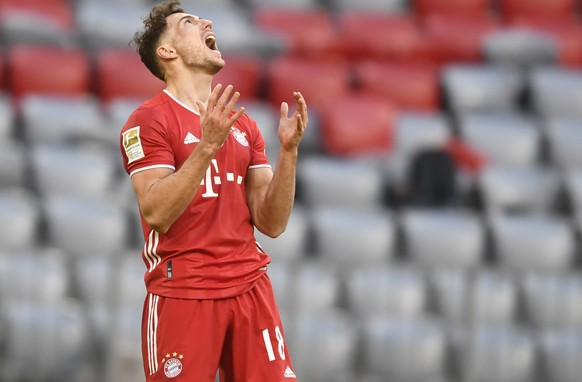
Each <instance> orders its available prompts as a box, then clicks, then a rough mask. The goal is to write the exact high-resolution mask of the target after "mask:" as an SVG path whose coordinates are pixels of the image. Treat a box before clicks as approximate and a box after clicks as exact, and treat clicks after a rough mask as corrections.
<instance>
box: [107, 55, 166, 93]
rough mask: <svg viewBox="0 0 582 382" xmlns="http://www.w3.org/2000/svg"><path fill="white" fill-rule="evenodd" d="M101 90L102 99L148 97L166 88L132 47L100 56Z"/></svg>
mask: <svg viewBox="0 0 582 382" xmlns="http://www.w3.org/2000/svg"><path fill="white" fill-rule="evenodd" d="M96 75H97V78H98V85H97V87H98V90H97V93H98V95H99V97H100V98H101V100H102V101H105V102H107V101H111V100H113V99H116V98H130V99H138V100H142V101H143V100H145V99H148V98H151V97H153V96H154V95H156V93H157V92H159V91H161V90H162V89H163V88H165V84H164V83H163V82H162V81H160V80H159V79H157V78H156V77H155V76H154V75H153V74H151V73H150V72H149V70H148V69H147V68H146V67H145V66H144V64H143V63H142V62H141V61H140V58H139V55H138V54H137V53H136V52H135V51H133V50H131V49H108V50H102V51H100V52H99V53H98V54H97V58H96Z"/></svg>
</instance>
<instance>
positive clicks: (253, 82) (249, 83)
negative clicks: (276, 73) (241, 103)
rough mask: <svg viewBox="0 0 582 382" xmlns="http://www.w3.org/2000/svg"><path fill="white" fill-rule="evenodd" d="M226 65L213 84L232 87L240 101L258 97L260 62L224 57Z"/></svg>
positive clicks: (252, 59) (248, 58)
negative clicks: (238, 95)
mask: <svg viewBox="0 0 582 382" xmlns="http://www.w3.org/2000/svg"><path fill="white" fill-rule="evenodd" d="M225 61H226V65H225V66H224V68H222V70H221V71H220V72H218V74H216V76H214V84H218V83H221V84H222V85H224V86H226V85H229V84H230V85H233V86H234V89H235V90H236V91H238V92H239V93H240V99H241V100H252V99H255V98H258V97H259V91H260V88H261V80H262V78H261V69H262V68H261V65H262V63H261V61H260V60H259V59H257V58H252V57H234V56H231V57H225Z"/></svg>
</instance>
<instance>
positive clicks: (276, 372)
mask: <svg viewBox="0 0 582 382" xmlns="http://www.w3.org/2000/svg"><path fill="white" fill-rule="evenodd" d="M233 309H234V311H235V314H234V320H235V322H234V324H233V330H232V331H231V332H230V333H229V336H228V337H227V341H226V344H225V352H224V356H223V359H222V364H221V365H222V368H223V370H221V377H223V379H222V381H223V382H242V381H245V382H264V381H269V382H277V381H281V382H289V381H294V380H295V374H294V369H293V365H292V363H291V357H290V355H289V350H288V348H287V343H286V341H285V332H284V329H283V324H282V322H281V317H280V315H279V311H278V308H277V304H276V302H275V298H274V296H273V290H272V286H271V282H270V280H269V278H268V277H267V276H265V277H262V278H261V279H260V280H259V281H258V283H257V285H256V286H255V287H254V288H253V289H252V290H250V291H249V292H247V293H245V294H243V295H241V296H238V297H237V298H236V303H235V307H234V308H233Z"/></svg>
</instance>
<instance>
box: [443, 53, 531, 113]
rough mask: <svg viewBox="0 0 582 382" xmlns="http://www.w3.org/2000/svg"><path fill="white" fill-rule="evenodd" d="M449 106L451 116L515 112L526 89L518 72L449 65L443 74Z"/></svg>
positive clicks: (485, 66) (486, 66)
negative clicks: (477, 112)
mask: <svg viewBox="0 0 582 382" xmlns="http://www.w3.org/2000/svg"><path fill="white" fill-rule="evenodd" d="M441 78H442V83H443V90H444V93H445V97H446V100H447V104H448V106H449V107H450V108H451V110H452V111H453V112H454V113H461V112H471V111H500V110H501V111H507V110H514V109H517V108H518V105H519V99H520V97H521V95H522V91H523V89H524V88H525V81H524V78H523V76H522V74H521V72H520V71H519V70H517V69H515V68H506V67H495V66H492V65H486V64H481V65H466V64H454V65H448V66H446V67H445V68H444V69H443V72H442V77H441Z"/></svg>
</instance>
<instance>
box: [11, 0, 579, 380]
mask: <svg viewBox="0 0 582 382" xmlns="http://www.w3.org/2000/svg"><path fill="white" fill-rule="evenodd" d="M152 4H153V2H150V1H149V0H115V1H114V0H107V1H97V0H94V1H91V0H0V41H1V49H0V92H1V93H0V94H1V95H0V381H1V382H17V381H18V382H41V381H64V382H68V381H74V382H93V381H95V382H96V381H100V382H101V381H110V382H133V381H143V367H142V362H141V352H140V338H139V333H140V322H141V309H142V304H143V299H144V296H145V289H144V285H143V273H144V271H145V266H144V264H143V262H142V260H141V257H140V251H141V247H142V246H143V239H142V238H141V230H140V227H139V221H138V215H137V210H136V203H135V199H134V195H133V190H132V189H131V185H130V183H129V179H128V176H127V175H126V174H125V173H124V171H123V168H122V164H121V158H120V152H119V147H118V134H119V131H120V129H121V127H122V126H123V124H124V122H125V120H126V118H127V117H128V115H129V114H130V113H131V111H133V110H134V108H135V107H136V106H137V105H138V104H139V103H140V102H141V101H142V100H144V99H146V98H148V97H150V96H152V95H153V94H155V92H157V91H158V90H160V89H161V88H162V87H163V84H162V83H161V82H160V81H158V80H157V79H155V78H154V77H153V76H152V75H150V74H149V73H148V72H147V70H146V69H145V68H144V67H143V65H142V64H141V62H140V61H139V58H138V56H137V54H136V53H135V51H134V50H133V49H132V48H130V47H128V42H129V40H131V38H132V36H133V33H134V32H135V31H136V30H137V29H138V28H139V27H140V26H141V18H142V17H144V16H145V15H146V14H147V13H148V11H149V9H150V8H151V6H152ZM182 5H183V6H184V8H185V9H186V10H187V11H190V12H191V13H194V14H197V15H200V16H202V17H204V18H209V19H211V20H213V22H214V30H215V32H216V35H217V39H218V46H219V48H220V49H221V51H222V53H223V55H224V56H225V57H226V60H227V66H226V67H225V69H224V70H223V71H222V72H221V73H219V75H218V76H217V82H218V81H220V82H222V83H232V84H233V85H234V86H235V88H236V89H237V90H239V91H240V92H241V94H242V100H241V104H244V105H245V106H246V108H247V112H248V114H250V115H251V116H252V117H253V118H254V119H256V120H257V122H258V124H259V126H260V128H261V130H262V132H263V134H264V137H265V140H266V142H267V147H268V154H269V156H270V158H271V160H272V161H273V164H276V154H277V151H278V139H277V134H276V126H277V121H278V105H279V104H280V102H281V101H283V100H285V101H292V100H291V99H290V98H291V97H290V95H291V93H292V91H294V90H301V91H302V92H303V94H304V95H305V97H306V99H307V100H308V103H309V105H310V126H309V130H308V132H307V134H306V136H305V138H304V141H303V146H302V150H301V156H300V163H299V168H298V175H297V176H298V193H297V201H296V206H295V209H294V213H293V216H292V218H291V221H290V223H289V227H288V229H287V231H286V232H285V233H284V234H283V235H282V236H281V237H280V238H278V239H277V240H271V239H267V238H265V237H264V236H262V235H261V234H260V233H257V238H258V240H259V242H260V243H261V244H262V245H263V247H265V248H266V249H267V250H268V252H269V253H270V254H271V256H272V258H273V262H272V264H271V266H270V270H269V273H270V275H271V279H272V280H273V284H274V287H275V292H276V294H277V298H278V301H279V305H280V310H281V314H282V316H283V322H284V325H285V328H286V339H287V344H286V345H287V346H289V349H290V351H291V354H292V356H293V359H294V363H295V368H296V373H297V375H298V376H300V378H301V379H300V380H301V381H305V382H328V381H329V382H331V381H333V382H388V381H389V382H526V381H534V382H580V381H581V380H582V379H581V378H582V377H581V376H582V362H581V361H582V274H581V259H582V256H581V253H580V250H581V243H580V234H581V229H582V70H581V68H582V24H581V23H580V17H581V12H582V1H578V0H535V1H534V0H292V1H289V0H287V1H285V0H244V1H235V0H220V1H219V0H200V1H183V2H182Z"/></svg>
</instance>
